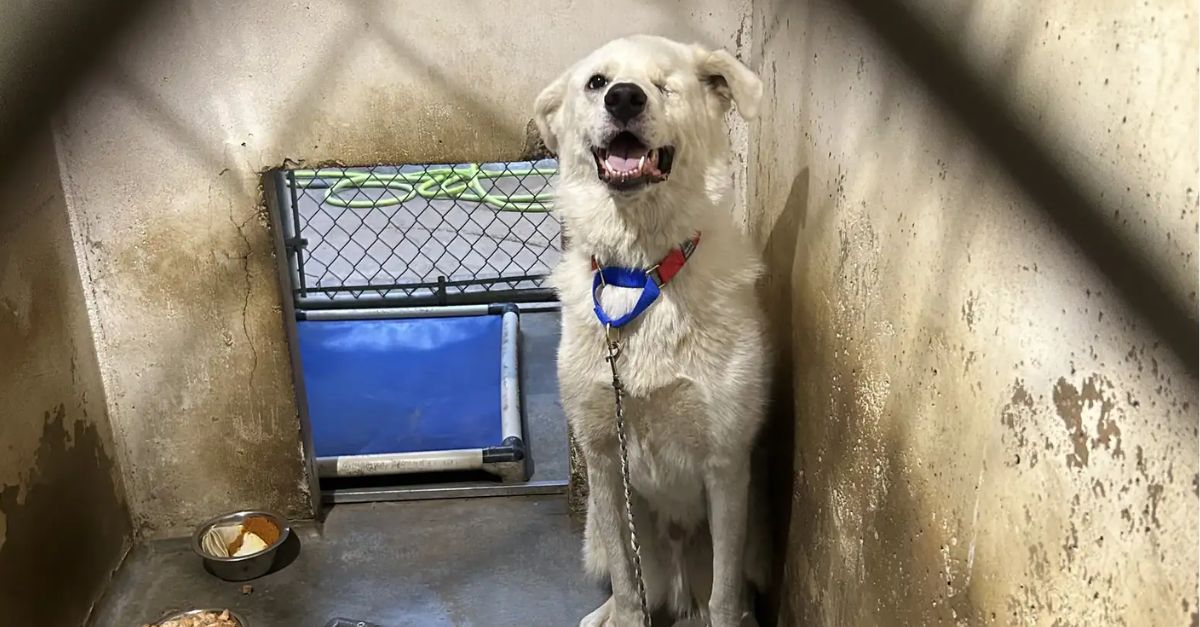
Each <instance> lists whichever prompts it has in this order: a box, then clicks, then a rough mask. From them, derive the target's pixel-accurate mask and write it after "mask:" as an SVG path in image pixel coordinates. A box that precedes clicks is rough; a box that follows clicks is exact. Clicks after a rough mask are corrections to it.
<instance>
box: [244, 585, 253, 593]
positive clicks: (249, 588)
mask: <svg viewBox="0 0 1200 627" xmlns="http://www.w3.org/2000/svg"><path fill="white" fill-rule="evenodd" d="M251 592H254V586H252V585H250V584H245V585H243V586H242V594H250V593H251Z"/></svg>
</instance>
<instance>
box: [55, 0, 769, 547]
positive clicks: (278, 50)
mask: <svg viewBox="0 0 1200 627" xmlns="http://www.w3.org/2000/svg"><path fill="white" fill-rule="evenodd" d="M161 4H162V5H164V6H163V7H162V9H161V11H159V12H157V13H154V14H151V15H147V16H145V17H144V19H143V20H142V22H141V23H139V24H136V25H134V26H133V27H131V28H130V31H131V32H133V33H135V34H136V36H134V37H132V38H129V39H127V40H126V41H125V42H124V43H123V44H121V45H120V47H119V49H118V50H117V52H116V53H115V55H114V57H113V58H112V59H109V60H105V61H104V62H103V64H102V65H103V67H102V69H101V71H99V72H97V73H96V74H94V75H93V76H92V77H91V78H90V79H89V81H88V82H87V83H86V84H85V85H83V86H81V87H80V88H79V90H78V92H77V93H76V95H75V97H74V99H73V101H72V103H71V105H70V106H69V108H68V110H67V111H66V113H65V114H64V115H63V118H62V120H61V123H60V124H59V126H58V141H59V145H60V147H61V149H62V161H63V165H64V174H65V180H66V189H67V191H68V197H69V200H70V207H71V211H72V214H73V215H74V216H75V218H76V220H77V221H78V224H79V225H80V228H79V245H80V246H81V248H82V249H83V250H84V251H85V255H84V266H85V267H86V274H85V276H84V283H85V287H86V290H87V293H88V296H89V298H90V299H91V300H92V303H93V306H94V319H95V327H96V333H97V353H98V355H99V359H100V364H101V369H102V371H103V376H104V382H105V387H106V390H107V398H108V410H109V413H110V415H111V416H112V419H113V424H114V427H115V431H116V434H117V441H118V443H119V450H120V452H121V456H120V457H121V460H122V467H123V469H124V470H125V472H126V481H127V483H128V486H129V493H130V506H131V508H132V511H133V518H134V522H135V524H136V526H137V528H138V529H139V530H140V531H142V532H143V533H145V534H147V535H149V536H155V535H167V534H176V533H181V532H185V531H187V530H188V527H189V525H191V524H193V523H195V522H196V521H197V520H198V519H199V518H201V517H205V516H208V515H210V514H212V513H214V512H216V511H218V510H223V509H227V508H230V507H241V506H258V507H268V508H271V509H274V510H278V511H280V512H282V513H284V514H286V515H289V516H305V515H307V514H308V513H309V511H310V499H311V498H312V494H311V488H310V485H311V482H310V480H309V477H307V476H306V469H305V467H304V465H303V463H302V453H301V444H300V440H301V439H300V436H299V429H300V425H299V420H298V418H297V407H296V404H295V402H294V393H293V390H292V384H291V371H290V365H289V360H288V347H287V345H286V342H285V338H284V333H283V325H282V323H281V315H280V305H281V299H280V293H279V290H278V288H277V285H276V279H275V265H274V264H275V263H276V260H275V259H273V258H272V253H271V250H272V247H271V235H270V234H269V232H268V229H267V226H266V225H267V220H266V219H265V218H264V215H263V213H262V209H261V197H260V191H259V189H258V185H259V172H260V171H262V170H263V169H264V168H269V167H272V166H278V165H280V164H282V163H283V162H284V160H285V159H292V160H306V161H307V162H309V163H313V162H322V161H328V160H338V161H341V162H345V163H350V164H364V163H374V162H396V161H402V162H414V161H415V162H422V161H434V162H437V161H444V160H477V159H489V158H500V157H504V158H511V157H514V156H518V155H520V154H522V153H523V151H524V150H525V144H526V129H527V127H528V124H529V121H530V108H531V103H532V101H533V98H534V97H535V96H536V94H537V93H538V91H540V90H541V88H542V87H543V86H545V85H546V84H548V83H549V81H550V80H551V79H552V78H553V77H555V76H556V75H557V74H558V73H559V72H560V71H562V70H563V69H565V68H566V66H567V65H568V64H570V63H571V62H573V61H575V60H576V59H578V58H580V57H582V56H583V54H585V53H586V52H588V51H589V50H591V49H592V48H594V47H595V46H597V45H599V44H600V43H602V42H604V41H606V40H607V39H610V38H612V37H615V36H618V35H623V34H628V33H635V32H655V33H661V34H666V35H668V36H673V37H676V38H679V39H683V40H689V41H698V42H703V43H709V44H715V45H721V46H725V47H727V48H729V49H731V50H733V49H737V48H739V47H743V46H748V44H749V35H748V33H747V32H745V28H746V27H747V26H748V23H749V5H748V2H735V3H723V2H717V1H716V0H706V1H704V2H699V3H696V2H682V1H678V2H655V3H644V2H635V1H632V0H621V1H618V2H615V3H613V2H609V3H603V4H589V3H583V4H571V5H562V6H560V5H558V4H554V3H546V4H530V3H528V2H516V1H508V0H505V1H499V2H460V3H452V4H451V5H447V6H445V7H441V8H439V9H437V10H433V9H430V8H429V7H416V6H414V5H412V4H408V3H384V2H379V3H372V2H352V3H350V2H346V3H343V2H329V1H325V2H309V3H301V4H297V3H291V2H255V3H242V2H224V1H222V2H209V1H204V2H201V1H195V2H185V3H161Z"/></svg>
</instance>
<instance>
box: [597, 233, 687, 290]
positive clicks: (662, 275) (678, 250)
mask: <svg viewBox="0 0 1200 627" xmlns="http://www.w3.org/2000/svg"><path fill="white" fill-rule="evenodd" d="M699 244H700V233H699V232H697V233H696V234H695V235H693V236H692V237H691V238H690V239H688V240H687V241H685V242H683V243H682V244H680V245H678V246H676V247H675V248H672V249H671V252H668V253H667V256H666V257H663V258H662V260H661V261H659V262H658V263H656V264H654V266H653V267H651V268H650V269H648V270H646V274H648V275H649V276H650V278H652V279H654V282H655V283H657V284H658V286H659V287H662V286H664V285H666V284H667V283H669V282H670V281H671V279H673V278H675V275H676V274H679V271H680V270H682V269H683V264H685V263H687V260H688V258H689V257H691V256H692V253H694V252H696V246H698V245H699ZM600 267H601V266H600V263H599V262H597V261H596V258H595V257H592V271H593V272H595V271H596V270H599V269H600Z"/></svg>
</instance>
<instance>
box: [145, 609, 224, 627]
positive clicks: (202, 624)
mask: <svg viewBox="0 0 1200 627" xmlns="http://www.w3.org/2000/svg"><path fill="white" fill-rule="evenodd" d="M146 627H245V625H243V624H242V623H241V621H239V620H238V619H237V618H234V616H233V615H232V614H230V613H229V610H221V611H218V610H202V611H198V612H187V613H185V614H181V615H176V616H172V617H170V618H168V619H166V620H163V621H161V622H158V623H155V624H154V625H146Z"/></svg>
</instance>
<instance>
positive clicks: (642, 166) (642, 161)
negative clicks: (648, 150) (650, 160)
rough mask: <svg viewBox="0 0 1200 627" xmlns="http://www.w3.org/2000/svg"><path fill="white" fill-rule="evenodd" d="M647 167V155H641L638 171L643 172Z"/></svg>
mask: <svg viewBox="0 0 1200 627" xmlns="http://www.w3.org/2000/svg"><path fill="white" fill-rule="evenodd" d="M645 169H646V157H639V158H638V164H637V170H636V171H637V172H641V171H643V170H645Z"/></svg>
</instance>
